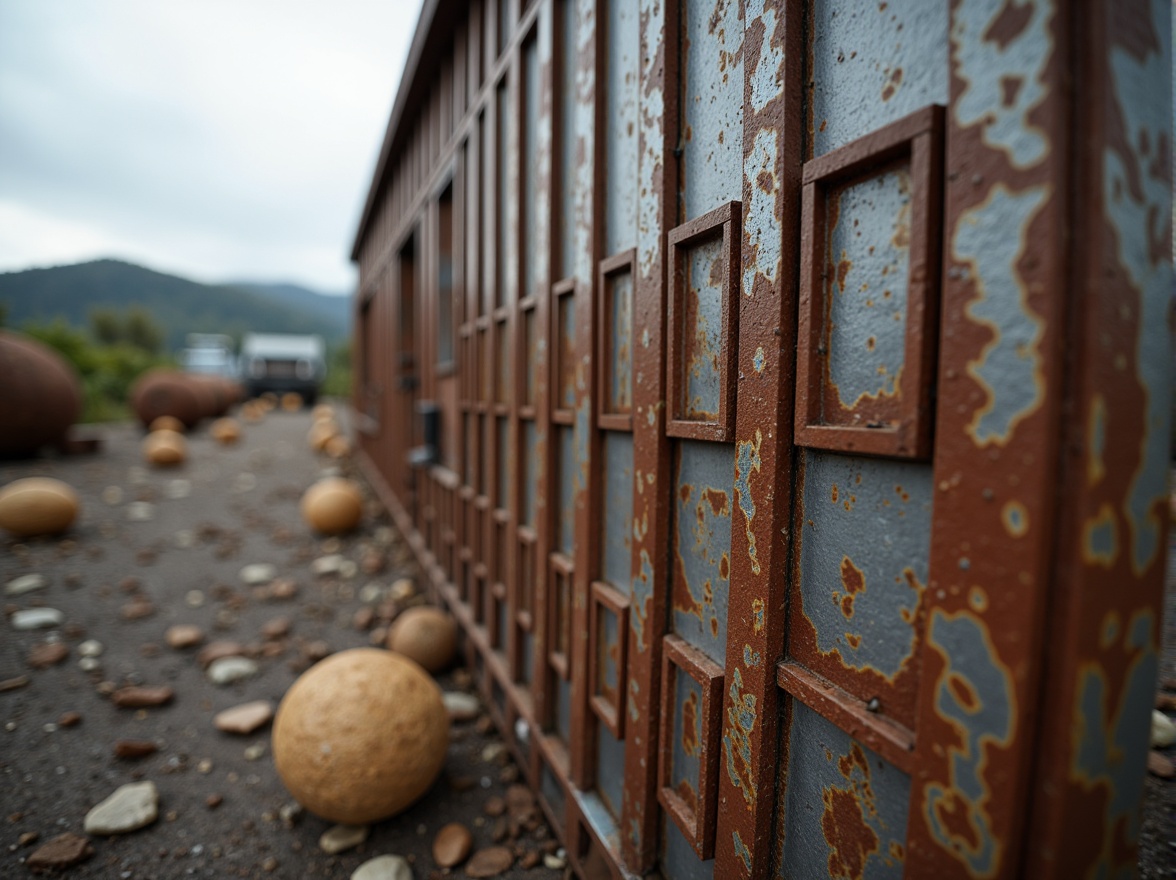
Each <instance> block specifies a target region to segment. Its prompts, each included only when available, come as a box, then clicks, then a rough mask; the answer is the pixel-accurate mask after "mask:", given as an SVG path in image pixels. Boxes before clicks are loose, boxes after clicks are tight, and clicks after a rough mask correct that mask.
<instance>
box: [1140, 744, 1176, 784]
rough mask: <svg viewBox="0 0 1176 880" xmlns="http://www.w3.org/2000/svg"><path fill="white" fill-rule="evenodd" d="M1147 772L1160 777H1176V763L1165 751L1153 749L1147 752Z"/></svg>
mask: <svg viewBox="0 0 1176 880" xmlns="http://www.w3.org/2000/svg"><path fill="white" fill-rule="evenodd" d="M1147 772H1148V773H1150V774H1151V775H1152V776H1158V777H1160V779H1172V778H1173V777H1176V765H1174V764H1173V763H1172V759H1171V758H1169V757H1168V756H1167V755H1165V754H1164V753H1163V752H1159V751H1156V750H1155V749H1152V750H1151V751H1149V752H1148V753H1147Z"/></svg>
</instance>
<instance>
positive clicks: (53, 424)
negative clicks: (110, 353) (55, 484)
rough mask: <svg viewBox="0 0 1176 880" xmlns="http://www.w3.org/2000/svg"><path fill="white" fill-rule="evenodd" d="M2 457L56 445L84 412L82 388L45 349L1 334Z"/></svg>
mask: <svg viewBox="0 0 1176 880" xmlns="http://www.w3.org/2000/svg"><path fill="white" fill-rule="evenodd" d="M0 376H2V377H3V379H0V425H2V426H3V428H0V457H5V456H16V455H30V454H32V453H34V452H36V451H37V450H38V449H39V448H40V447H42V446H49V445H51V444H55V443H60V442H61V441H62V440H64V439H65V435H66V432H67V431H68V430H69V428H70V426H71V425H72V424H73V423H74V422H76V421H77V419H78V416H79V415H80V414H81V412H82V384H81V382H80V381H79V379H78V376H77V373H76V372H75V371H74V369H73V367H71V366H70V365H69V364H68V363H67V362H66V360H65V359H64V358H63V357H61V355H59V354H58V353H57V352H56V351H54V350H53V349H51V348H50V347H49V346H47V345H45V344H44V343H41V342H38V341H37V340H35V339H31V338H30V337H28V336H24V335H23V334H18V333H11V332H9V331H6V330H0Z"/></svg>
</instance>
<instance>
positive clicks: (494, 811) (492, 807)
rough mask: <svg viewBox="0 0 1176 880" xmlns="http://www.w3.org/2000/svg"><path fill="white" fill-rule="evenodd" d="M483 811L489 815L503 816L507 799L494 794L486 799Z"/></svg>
mask: <svg viewBox="0 0 1176 880" xmlns="http://www.w3.org/2000/svg"><path fill="white" fill-rule="evenodd" d="M482 812H483V813H485V814H486V815H487V816H501V815H502V814H503V813H505V812H506V801H504V800H503V799H502V798H500V797H498V796H497V795H494V796H493V797H489V798H487V799H486V803H485V804H483V805H482Z"/></svg>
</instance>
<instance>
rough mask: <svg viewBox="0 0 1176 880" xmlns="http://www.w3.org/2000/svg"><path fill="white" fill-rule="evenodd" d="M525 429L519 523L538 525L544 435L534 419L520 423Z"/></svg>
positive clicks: (533, 526)
mask: <svg viewBox="0 0 1176 880" xmlns="http://www.w3.org/2000/svg"><path fill="white" fill-rule="evenodd" d="M520 424H521V425H522V429H523V436H522V441H523V444H522V445H523V455H522V466H523V485H522V490H521V495H522V497H521V498H520V499H519V504H518V510H519V525H525V526H531V527H532V528H535V527H536V522H535V509H536V504H537V501H538V498H539V491H540V486H541V485H542V482H543V458H542V455H541V454H540V447H541V441H542V437H541V435H540V434H539V428H538V426H537V425H536V424H535V422H532V421H524V422H521V423H520Z"/></svg>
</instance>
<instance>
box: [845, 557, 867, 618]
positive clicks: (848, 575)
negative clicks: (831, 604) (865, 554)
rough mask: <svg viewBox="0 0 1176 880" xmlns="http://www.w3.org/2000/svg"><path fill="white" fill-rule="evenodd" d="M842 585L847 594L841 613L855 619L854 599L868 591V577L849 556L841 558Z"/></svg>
mask: <svg viewBox="0 0 1176 880" xmlns="http://www.w3.org/2000/svg"><path fill="white" fill-rule="evenodd" d="M841 585H842V586H843V587H845V593H844V594H842V598H841V613H842V614H844V615H845V616H846V617H847V618H850V617H853V600H854V597H855V596H857V594H858V593H862V592H864V591H865V589H866V576H865V575H864V574H862V570H861V569H860V568H858V567H857V566H856V565H854V564H853V560H852V559H850V558H849V557H848V556H843V557H841Z"/></svg>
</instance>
